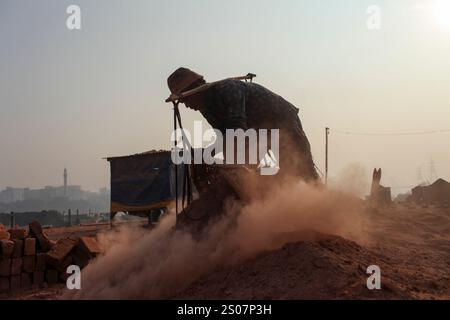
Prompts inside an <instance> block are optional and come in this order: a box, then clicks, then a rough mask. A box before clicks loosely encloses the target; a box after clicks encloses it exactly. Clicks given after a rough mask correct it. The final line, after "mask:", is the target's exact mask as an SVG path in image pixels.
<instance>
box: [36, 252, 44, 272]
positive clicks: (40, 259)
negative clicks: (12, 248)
mask: <svg viewBox="0 0 450 320" xmlns="http://www.w3.org/2000/svg"><path fill="white" fill-rule="evenodd" d="M36 271H45V253H38V254H36Z"/></svg>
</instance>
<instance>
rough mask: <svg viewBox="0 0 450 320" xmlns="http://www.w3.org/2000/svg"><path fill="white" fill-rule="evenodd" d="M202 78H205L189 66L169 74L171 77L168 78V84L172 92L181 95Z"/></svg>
mask: <svg viewBox="0 0 450 320" xmlns="http://www.w3.org/2000/svg"><path fill="white" fill-rule="evenodd" d="M201 79H203V76H202V75H199V74H198V73H195V72H194V71H192V70H189V69H188V68H178V69H177V70H175V72H174V73H172V74H171V75H170V76H169V78H167V85H168V87H169V89H170V92H171V93H172V94H174V95H179V94H180V93H182V92H183V91H186V89H188V88H189V87H191V86H192V85H193V84H194V83H195V82H197V81H198V80H201ZM191 89H192V88H191Z"/></svg>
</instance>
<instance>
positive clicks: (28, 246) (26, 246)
mask: <svg viewBox="0 0 450 320" xmlns="http://www.w3.org/2000/svg"><path fill="white" fill-rule="evenodd" d="M35 254H36V238H26V239H25V240H24V243H23V255H24V256H32V255H35Z"/></svg>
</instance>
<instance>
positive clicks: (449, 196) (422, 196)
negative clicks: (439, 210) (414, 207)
mask: <svg viewBox="0 0 450 320" xmlns="http://www.w3.org/2000/svg"><path fill="white" fill-rule="evenodd" d="M410 200H411V201H413V202H415V203H417V204H437V205H448V204H449V203H450V183H449V182H447V181H445V180H444V179H437V180H436V181H435V182H434V183H432V184H430V185H428V186H417V187H415V188H413V189H412V194H411V197H410Z"/></svg>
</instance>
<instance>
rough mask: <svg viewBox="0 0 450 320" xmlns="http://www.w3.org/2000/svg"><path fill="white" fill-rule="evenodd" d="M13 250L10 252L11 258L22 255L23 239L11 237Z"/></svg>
mask: <svg viewBox="0 0 450 320" xmlns="http://www.w3.org/2000/svg"><path fill="white" fill-rule="evenodd" d="M12 241H13V242H14V251H13V254H12V257H13V258H20V257H22V256H23V240H18V239H13V240H12Z"/></svg>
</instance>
